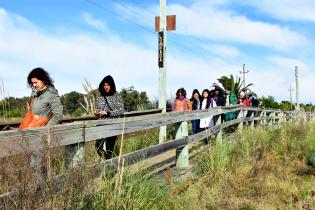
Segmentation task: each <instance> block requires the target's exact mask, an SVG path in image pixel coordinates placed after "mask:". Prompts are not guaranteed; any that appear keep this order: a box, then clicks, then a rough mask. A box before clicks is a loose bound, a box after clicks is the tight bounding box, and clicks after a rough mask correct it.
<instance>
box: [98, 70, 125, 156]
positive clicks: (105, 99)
mask: <svg viewBox="0 0 315 210" xmlns="http://www.w3.org/2000/svg"><path fill="white" fill-rule="evenodd" d="M98 90H99V92H100V95H101V96H100V97H98V98H97V101H96V111H95V116H97V117H99V118H101V119H103V118H117V117H122V116H123V114H124V102H123V99H122V97H121V96H120V95H119V93H118V92H117V91H116V85H115V82H114V79H113V77H112V76H110V75H108V76H106V77H104V79H103V80H102V81H101V82H100V84H99V88H98ZM116 139H117V136H112V137H108V138H104V139H99V140H96V143H95V148H96V151H97V153H98V154H99V156H101V157H103V158H105V159H109V158H112V157H113V156H114V147H115V143H116Z"/></svg>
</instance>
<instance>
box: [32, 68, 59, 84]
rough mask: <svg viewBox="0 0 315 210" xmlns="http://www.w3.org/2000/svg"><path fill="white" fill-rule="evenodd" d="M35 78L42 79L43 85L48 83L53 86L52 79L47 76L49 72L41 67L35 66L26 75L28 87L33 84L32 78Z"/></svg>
mask: <svg viewBox="0 0 315 210" xmlns="http://www.w3.org/2000/svg"><path fill="white" fill-rule="evenodd" d="M33 78H36V79H38V80H40V81H42V82H43V83H44V84H45V85H49V86H52V87H54V84H53V83H54V80H53V79H52V78H51V77H50V76H49V73H48V72H47V71H45V69H43V68H40V67H38V68H35V69H33V70H32V71H31V72H30V73H29V74H28V76H27V83H28V85H29V86H30V87H32V86H33V83H32V79H33Z"/></svg>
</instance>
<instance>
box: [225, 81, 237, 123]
mask: <svg viewBox="0 0 315 210" xmlns="http://www.w3.org/2000/svg"><path fill="white" fill-rule="evenodd" d="M235 104H237V98H236V96H235V93H234V92H233V91H231V88H230V87H228V88H226V90H225V106H232V105H235ZM234 114H235V112H228V113H226V115H225V121H230V120H233V119H234Z"/></svg>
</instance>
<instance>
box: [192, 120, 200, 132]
mask: <svg viewBox="0 0 315 210" xmlns="http://www.w3.org/2000/svg"><path fill="white" fill-rule="evenodd" d="M191 127H192V133H193V134H195V133H199V132H200V120H192V121H191Z"/></svg>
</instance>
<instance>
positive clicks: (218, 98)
mask: <svg viewBox="0 0 315 210" xmlns="http://www.w3.org/2000/svg"><path fill="white" fill-rule="evenodd" d="M213 99H214V101H215V103H216V105H217V106H224V105H225V99H224V96H223V94H222V93H221V92H220V89H219V88H218V87H217V86H216V87H215V88H214V97H213ZM219 117H220V115H216V116H214V117H213V118H214V124H215V123H216V122H217V120H218V119H219ZM223 119H224V114H221V122H222V120H223Z"/></svg>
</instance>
